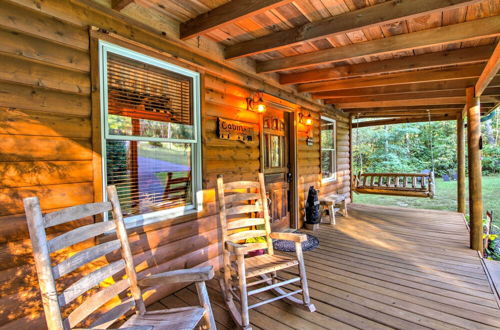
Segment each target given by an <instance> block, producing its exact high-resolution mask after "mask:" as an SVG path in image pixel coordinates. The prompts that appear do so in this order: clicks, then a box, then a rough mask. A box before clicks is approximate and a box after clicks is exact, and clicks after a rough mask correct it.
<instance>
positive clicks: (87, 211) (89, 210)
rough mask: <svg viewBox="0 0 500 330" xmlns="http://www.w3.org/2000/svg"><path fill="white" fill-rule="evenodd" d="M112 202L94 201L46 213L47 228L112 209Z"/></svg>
mask: <svg viewBox="0 0 500 330" xmlns="http://www.w3.org/2000/svg"><path fill="white" fill-rule="evenodd" d="M111 209H112V206H111V203H110V202H104V203H92V204H84V205H77V206H72V207H68V208H65V209H62V210H59V211H55V212H52V213H49V214H47V215H45V217H44V220H45V221H44V222H45V228H49V227H52V226H56V225H60V224H63V223H66V222H69V221H73V220H77V219H82V218H86V217H91V216H94V215H96V214H101V213H104V212H108V211H111Z"/></svg>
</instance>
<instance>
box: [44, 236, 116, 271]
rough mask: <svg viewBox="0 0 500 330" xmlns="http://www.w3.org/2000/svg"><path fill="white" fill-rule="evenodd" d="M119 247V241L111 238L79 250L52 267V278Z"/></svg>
mask: <svg viewBox="0 0 500 330" xmlns="http://www.w3.org/2000/svg"><path fill="white" fill-rule="evenodd" d="M119 248H120V241H118V240H113V241H110V242H106V243H103V244H99V245H96V246H94V247H91V248H88V249H86V250H83V251H80V252H78V253H76V254H74V255H72V256H71V257H69V258H68V259H66V260H64V261H62V262H61V263H59V264H57V265H56V266H54V267H53V268H52V273H54V278H55V279H58V278H60V277H62V276H64V275H66V274H69V273H71V272H72V271H74V270H75V269H77V268H79V267H81V266H83V265H85V264H86V263H88V262H89V260H95V259H97V258H100V257H103V256H105V255H106V254H108V253H111V252H113V251H114V250H117V249H119Z"/></svg>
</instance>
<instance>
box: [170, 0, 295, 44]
mask: <svg viewBox="0 0 500 330" xmlns="http://www.w3.org/2000/svg"><path fill="white" fill-rule="evenodd" d="M292 1H293V0H232V1H230V2H228V3H225V4H223V5H222V6H219V7H217V8H214V9H212V10H210V11H209V12H206V13H204V14H201V15H199V16H197V17H195V18H193V19H190V20H189V21H187V22H184V23H182V24H181V26H180V36H181V39H184V40H185V39H189V38H193V37H196V36H199V35H201V34H204V33H208V32H210V31H212V30H215V29H219V28H221V27H223V26H225V25H228V24H231V23H233V22H235V21H236V20H241V19H244V18H246V17H248V16H253V15H257V14H260V13H262V12H265V11H267V10H271V9H273V8H276V7H279V6H283V5H285V4H287V3H290V2H292Z"/></svg>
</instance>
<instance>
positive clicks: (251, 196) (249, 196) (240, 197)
mask: <svg viewBox="0 0 500 330" xmlns="http://www.w3.org/2000/svg"><path fill="white" fill-rule="evenodd" d="M225 198H226V203H227V204H231V203H235V202H240V201H248V200H257V199H260V194H257V193H235V194H232V195H226V197H225Z"/></svg>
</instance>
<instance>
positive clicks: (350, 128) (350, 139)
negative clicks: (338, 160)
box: [349, 114, 359, 203]
mask: <svg viewBox="0 0 500 330" xmlns="http://www.w3.org/2000/svg"><path fill="white" fill-rule="evenodd" d="M352 117H353V115H352V114H350V115H349V179H350V180H349V181H350V183H351V184H350V186H349V198H350V203H353V197H354V193H353V188H354V180H353V172H352ZM357 142H359V141H357Z"/></svg>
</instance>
